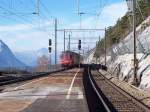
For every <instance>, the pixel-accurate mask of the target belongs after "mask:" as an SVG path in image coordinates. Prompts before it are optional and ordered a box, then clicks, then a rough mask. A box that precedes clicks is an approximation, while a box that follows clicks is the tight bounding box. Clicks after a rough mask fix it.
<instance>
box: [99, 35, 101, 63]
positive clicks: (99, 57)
mask: <svg viewBox="0 0 150 112" xmlns="http://www.w3.org/2000/svg"><path fill="white" fill-rule="evenodd" d="M100 40H101V37H100V36H99V42H98V43H100ZM98 48H99V49H98V50H99V51H100V47H99V46H98ZM100 63H101V61H100V53H99V64H100Z"/></svg>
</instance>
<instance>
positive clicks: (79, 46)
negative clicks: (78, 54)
mask: <svg viewBox="0 0 150 112" xmlns="http://www.w3.org/2000/svg"><path fill="white" fill-rule="evenodd" d="M78 49H79V50H81V40H79V43H78Z"/></svg>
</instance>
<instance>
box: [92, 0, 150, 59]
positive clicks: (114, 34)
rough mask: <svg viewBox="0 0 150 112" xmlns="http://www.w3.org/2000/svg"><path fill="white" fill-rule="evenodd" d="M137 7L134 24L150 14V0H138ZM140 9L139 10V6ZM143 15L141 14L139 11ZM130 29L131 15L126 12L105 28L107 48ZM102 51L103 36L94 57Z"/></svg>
mask: <svg viewBox="0 0 150 112" xmlns="http://www.w3.org/2000/svg"><path fill="white" fill-rule="evenodd" d="M138 4H139V5H137V9H136V22H137V23H136V26H138V25H139V24H141V23H142V22H143V19H144V20H145V19H146V18H147V17H148V16H150V0H138ZM138 7H140V9H141V10H139V8H138ZM140 11H141V13H142V15H143V17H142V16H141V13H140ZM147 26H148V24H144V25H143V28H144V27H147ZM131 31H132V15H131V14H130V13H129V12H127V13H126V14H125V16H123V17H122V18H120V19H118V21H117V22H116V24H115V25H114V26H110V27H108V28H107V30H106V43H107V48H110V47H111V46H112V45H114V44H116V43H119V42H120V40H122V39H124V38H125V37H126V36H127V35H128V34H129V33H130V32H131ZM103 53H104V38H103V39H101V40H100V41H99V42H98V44H97V46H96V52H95V57H99V56H100V54H103Z"/></svg>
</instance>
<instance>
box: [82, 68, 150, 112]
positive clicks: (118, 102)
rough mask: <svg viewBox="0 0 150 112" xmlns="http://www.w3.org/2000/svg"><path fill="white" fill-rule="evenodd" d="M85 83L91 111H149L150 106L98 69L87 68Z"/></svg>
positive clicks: (84, 75) (84, 76) (84, 77)
mask: <svg viewBox="0 0 150 112" xmlns="http://www.w3.org/2000/svg"><path fill="white" fill-rule="evenodd" d="M83 83H84V86H85V93H86V97H87V102H88V106H89V110H90V112H99V111H101V112H149V111H150V108H149V107H147V106H145V105H144V104H143V103H141V102H140V101H138V100H137V99H135V98H134V97H132V96H131V95H129V94H128V93H126V92H125V91H123V90H122V89H120V88H119V87H117V86H116V85H114V84H113V83H112V82H110V81H109V80H108V79H107V78H105V77H104V76H103V75H102V74H101V73H99V72H98V71H91V70H90V69H86V70H85V71H84V74H83Z"/></svg>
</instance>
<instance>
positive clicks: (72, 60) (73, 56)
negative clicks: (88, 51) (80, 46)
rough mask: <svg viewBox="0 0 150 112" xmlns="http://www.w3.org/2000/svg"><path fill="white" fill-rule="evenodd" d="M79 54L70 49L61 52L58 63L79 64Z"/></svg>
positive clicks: (66, 64) (70, 65)
mask: <svg viewBox="0 0 150 112" xmlns="http://www.w3.org/2000/svg"><path fill="white" fill-rule="evenodd" d="M81 58H82V57H81V56H80V55H79V54H78V53H75V52H72V51H65V52H62V54H61V56H60V64H61V65H62V66H63V67H72V66H77V65H79V64H80V61H79V60H81Z"/></svg>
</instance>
